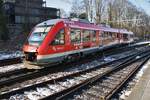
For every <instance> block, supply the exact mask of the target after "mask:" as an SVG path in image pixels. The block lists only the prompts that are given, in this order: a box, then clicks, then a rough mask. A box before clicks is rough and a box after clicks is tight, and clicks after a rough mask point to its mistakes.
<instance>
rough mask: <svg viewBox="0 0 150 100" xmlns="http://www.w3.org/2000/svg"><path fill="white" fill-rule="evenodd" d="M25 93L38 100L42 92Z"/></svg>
mask: <svg viewBox="0 0 150 100" xmlns="http://www.w3.org/2000/svg"><path fill="white" fill-rule="evenodd" d="M24 94H25V96H27V98H28V99H30V100H38V99H40V98H41V94H40V93H39V92H37V91H29V92H24Z"/></svg>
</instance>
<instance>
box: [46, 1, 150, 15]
mask: <svg viewBox="0 0 150 100" xmlns="http://www.w3.org/2000/svg"><path fill="white" fill-rule="evenodd" d="M129 1H130V2H131V3H133V4H134V5H136V6H137V7H138V8H142V9H144V10H145V12H146V13H147V14H148V15H149V16H150V0H129ZM148 1H149V3H148ZM46 2H47V6H48V7H55V8H61V9H64V10H65V11H66V12H67V13H69V11H70V10H71V7H72V5H71V2H68V0H46Z"/></svg>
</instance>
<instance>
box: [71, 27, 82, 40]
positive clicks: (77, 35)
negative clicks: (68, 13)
mask: <svg viewBox="0 0 150 100" xmlns="http://www.w3.org/2000/svg"><path fill="white" fill-rule="evenodd" d="M70 38H71V43H80V42H81V31H80V30H79V29H71V31H70Z"/></svg>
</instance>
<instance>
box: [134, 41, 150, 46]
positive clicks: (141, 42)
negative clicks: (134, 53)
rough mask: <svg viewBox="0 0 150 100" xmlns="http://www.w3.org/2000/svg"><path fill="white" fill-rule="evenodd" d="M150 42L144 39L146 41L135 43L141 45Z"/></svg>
mask: <svg viewBox="0 0 150 100" xmlns="http://www.w3.org/2000/svg"><path fill="white" fill-rule="evenodd" d="M148 43H149V44H150V41H144V42H139V43H136V44H135V45H141V44H148Z"/></svg>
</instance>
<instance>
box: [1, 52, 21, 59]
mask: <svg viewBox="0 0 150 100" xmlns="http://www.w3.org/2000/svg"><path fill="white" fill-rule="evenodd" d="M22 56H23V53H22V52H21V51H15V52H14V51H12V52H2V51H0V60H2V59H8V58H14V57H22Z"/></svg>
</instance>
